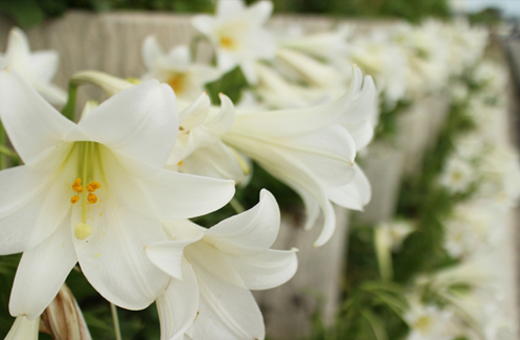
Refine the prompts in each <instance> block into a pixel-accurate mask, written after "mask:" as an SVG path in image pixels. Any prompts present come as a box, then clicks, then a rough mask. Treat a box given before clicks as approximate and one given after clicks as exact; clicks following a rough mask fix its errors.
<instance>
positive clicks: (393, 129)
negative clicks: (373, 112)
mask: <svg viewBox="0 0 520 340" xmlns="http://www.w3.org/2000/svg"><path fill="white" fill-rule="evenodd" d="M410 105H411V102H410V101H405V100H400V101H398V102H397V103H396V104H395V106H394V107H393V108H391V109H385V107H386V106H387V104H386V103H384V102H383V101H381V102H380V105H379V106H380V107H379V109H380V112H381V114H380V115H379V122H378V123H377V126H376V128H375V131H374V139H375V140H386V141H388V142H390V143H395V137H396V135H397V133H398V131H399V126H398V122H399V120H398V118H399V115H400V114H401V113H403V112H405V111H406V109H407V108H408V107H410Z"/></svg>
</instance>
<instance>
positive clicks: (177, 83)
mask: <svg viewBox="0 0 520 340" xmlns="http://www.w3.org/2000/svg"><path fill="white" fill-rule="evenodd" d="M142 55H143V60H144V64H145V66H146V68H147V70H148V72H147V73H146V74H145V75H144V76H143V77H142V79H143V80H148V79H153V78H154V79H157V80H159V81H160V82H161V83H167V84H168V85H170V86H171V87H172V89H173V91H174V92H175V95H176V96H177V98H178V99H183V100H195V99H196V98H197V97H198V96H200V94H201V93H203V92H204V85H205V84H207V83H210V82H212V81H214V80H217V79H218V78H219V77H220V75H221V72H220V71H218V70H217V69H215V68H213V67H211V66H208V65H203V64H197V63H193V61H192V57H191V56H190V51H189V49H188V46H184V45H183V46H177V47H175V48H173V49H172V50H171V51H170V52H169V53H167V54H166V53H165V52H164V51H163V49H162V48H161V46H160V45H159V42H158V41H157V39H156V38H155V37H154V36H148V37H147V38H146V39H145V41H144V43H143V48H142Z"/></svg>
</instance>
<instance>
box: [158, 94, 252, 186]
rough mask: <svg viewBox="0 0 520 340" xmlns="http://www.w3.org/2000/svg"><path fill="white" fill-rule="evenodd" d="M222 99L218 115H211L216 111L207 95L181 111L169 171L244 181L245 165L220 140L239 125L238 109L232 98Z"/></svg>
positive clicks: (221, 97) (237, 181) (223, 97)
mask: <svg viewBox="0 0 520 340" xmlns="http://www.w3.org/2000/svg"><path fill="white" fill-rule="evenodd" d="M220 99H221V102H222V107H221V109H220V112H218V113H216V114H210V111H213V110H215V109H212V108H211V102H210V99H209V97H208V95H207V94H206V93H204V94H202V95H201V96H200V97H199V98H198V99H197V100H196V101H194V102H193V103H191V104H190V105H188V106H187V107H186V108H184V109H183V110H181V112H180V114H179V120H180V125H179V133H178V135H177V143H176V144H175V146H174V148H173V152H172V153H171V155H170V158H169V159H168V163H167V169H170V170H175V171H180V172H184V173H189V174H195V175H201V176H207V177H213V178H223V179H233V180H234V181H235V182H236V183H239V182H241V181H242V179H243V177H244V171H243V170H242V169H243V165H244V161H243V160H242V159H241V157H240V156H239V155H238V154H237V152H236V151H234V150H232V149H231V148H230V147H229V146H227V145H226V144H224V143H223V142H222V140H221V139H220V136H221V135H222V134H224V133H226V132H227V131H228V130H229V129H230V128H231V126H232V125H233V123H234V122H235V109H234V107H233V103H232V102H231V100H230V99H229V98H228V97H226V96H225V95H222V94H221V95H220ZM183 104H184V105H186V104H185V103H182V104H181V105H183Z"/></svg>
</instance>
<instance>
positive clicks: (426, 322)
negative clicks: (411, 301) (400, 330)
mask: <svg viewBox="0 0 520 340" xmlns="http://www.w3.org/2000/svg"><path fill="white" fill-rule="evenodd" d="M431 323H432V320H431V319H430V318H429V317H428V316H426V315H425V316H421V317H420V318H419V319H418V320H417V321H416V322H415V328H416V329H419V330H421V331H427V330H428V329H429V328H430V325H431Z"/></svg>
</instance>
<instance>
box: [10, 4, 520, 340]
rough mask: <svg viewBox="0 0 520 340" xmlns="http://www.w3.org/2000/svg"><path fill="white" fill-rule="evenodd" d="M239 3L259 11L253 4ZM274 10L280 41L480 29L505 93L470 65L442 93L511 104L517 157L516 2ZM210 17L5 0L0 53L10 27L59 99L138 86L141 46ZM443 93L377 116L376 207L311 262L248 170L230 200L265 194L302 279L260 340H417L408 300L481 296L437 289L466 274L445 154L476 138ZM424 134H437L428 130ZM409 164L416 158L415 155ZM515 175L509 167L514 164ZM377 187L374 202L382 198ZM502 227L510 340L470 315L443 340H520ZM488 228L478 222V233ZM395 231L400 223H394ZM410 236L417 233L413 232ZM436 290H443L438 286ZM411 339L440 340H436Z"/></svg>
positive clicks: (106, 319) (294, 211) (264, 304)
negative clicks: (294, 34)
mask: <svg viewBox="0 0 520 340" xmlns="http://www.w3.org/2000/svg"><path fill="white" fill-rule="evenodd" d="M226 1H233V0H226ZM246 2H247V3H249V4H251V3H254V1H252V0H246ZM273 3H274V8H275V16H274V17H273V19H272V20H271V21H270V23H269V25H270V27H273V28H275V29H280V28H284V27H285V28H287V27H291V26H293V25H301V26H303V27H304V28H305V29H306V32H307V33H316V32H326V31H332V30H335V29H336V28H338V27H339V26H340V25H341V24H351V25H353V26H355V29H354V30H353V32H354V33H353V36H354V38H355V37H357V36H364V35H366V36H369V35H370V34H369V33H371V30H372V29H373V28H374V30H375V28H378V29H381V30H383V31H384V30H386V29H387V28H389V27H394V26H396V27H397V26H399V25H401V24H405V25H408V24H410V25H411V26H406V27H412V29H417V30H419V27H421V25H422V24H423V23H425V22H428V20H429V19H432V18H433V19H436V20H440V21H441V22H442V23H448V22H454V21H456V20H457V19H460V18H467V20H468V21H469V22H470V23H471V24H472V25H475V26H473V27H485V28H486V29H487V30H489V32H491V35H490V39H489V43H488V47H487V48H486V49H485V55H486V57H487V58H488V59H490V60H492V61H493V62H494V63H496V64H498V65H500V72H503V73H504V74H505V75H506V77H507V80H506V83H507V86H506V87H505V90H504V91H502V92H501V93H500V96H498V95H496V94H495V93H493V98H492V100H489V98H488V97H486V96H485V94H486V93H487V90H486V88H485V86H484V85H482V84H479V83H478V82H477V81H475V79H474V77H473V72H475V70H476V69H478V67H477V66H475V67H472V68H470V69H471V70H469V71H467V72H466V71H465V72H464V73H463V74H461V75H458V77H457V78H456V79H454V78H452V79H450V83H454V84H455V83H457V84H460V83H462V84H464V87H465V89H466V91H468V93H470V94H471V93H473V94H474V96H476V97H479V98H481V97H486V98H485V100H487V101H505V102H506V103H505V104H504V103H503V102H501V103H502V104H503V106H500V108H501V109H503V112H501V113H500V114H497V115H502V114H503V118H504V122H503V124H502V125H501V129H502V130H501V133H499V135H500V137H503V138H504V139H507V140H508V142H509V139H510V140H513V141H516V143H515V145H514V150H515V152H516V148H517V145H518V144H517V143H518V140H520V139H519V136H518V133H517V129H518V121H519V114H518V107H519V105H518V104H519V103H518V100H519V96H518V93H519V92H518V89H517V87H515V86H514V84H515V83H516V84H520V40H519V39H520V30H519V28H518V27H517V25H518V19H519V18H520V1H515V0H502V1H501V0H326V1H325V0H273ZM214 8H215V1H212V0H70V1H66V0H62V1H56V0H17V1H10V0H0V51H4V50H5V46H6V38H7V34H8V32H9V30H10V29H11V27H13V26H15V25H16V26H19V27H21V28H22V29H24V30H25V32H26V33H27V35H28V37H29V40H30V43H31V48H32V49H33V50H41V49H55V50H57V51H58V52H59V53H60V58H61V59H60V69H59V71H58V73H57V76H56V78H55V82H56V83H57V84H58V85H60V86H61V87H63V88H66V86H67V81H68V78H69V77H70V76H71V74H72V73H74V72H77V71H80V70H83V69H88V68H91V69H98V70H103V71H106V72H109V73H111V74H114V75H117V76H120V77H138V76H139V75H140V74H142V73H143V72H144V66H143V65H142V60H141V54H140V53H141V43H142V41H143V40H144V38H145V37H146V36H147V35H149V34H155V35H156V36H157V37H158V38H159V40H160V42H161V43H162V45H163V46H164V47H165V48H167V49H169V48H170V47H172V46H173V45H176V44H180V43H183V44H189V43H190V41H191V40H192V39H193V37H194V36H195V32H194V30H193V28H192V27H190V25H189V20H190V18H191V15H192V14H195V13H213V11H214ZM423 39H426V38H423ZM420 43H425V44H428V43H429V42H428V41H420V42H419V45H420ZM86 51H88V53H87V52H86ZM202 51H204V46H202ZM201 54H204V53H201ZM361 67H363V66H361ZM493 72H494V71H493ZM501 74H502V73H501ZM226 77H227V78H226V81H225V82H220V83H215V84H210V85H208V91H209V92H210V94H213V95H214V97H216V94H218V93H219V92H220V91H222V92H224V93H226V94H228V95H229V96H230V97H231V98H232V99H234V100H238V98H239V97H240V92H241V89H242V86H243V79H242V76H241V75H240V74H237V73H236V72H235V73H233V72H231V73H230V74H228V75H227V76H226ZM509 77H510V78H509ZM444 85H445V86H444V87H443V89H442V90H441V91H439V92H437V93H434V94H431V93H428V94H427V95H425V96H424V97H421V99H420V100H417V101H416V102H413V101H411V100H408V99H407V100H402V101H399V102H398V103H397V104H396V106H395V107H392V108H391V109H390V110H388V109H385V108H384V107H383V105H381V106H382V107H383V108H382V111H385V110H386V111H388V112H386V111H385V112H386V113H387V115H382V116H381V117H382V118H381V120H380V123H379V125H378V128H377V129H376V133H377V137H376V142H377V143H375V146H374V147H373V148H372V149H370V148H369V151H368V153H367V154H365V155H361V157H360V158H361V159H360V164H361V166H362V167H363V169H366V172H367V175H368V176H369V178H370V179H371V182H372V187H373V190H374V192H375V194H374V198H373V201H374V202H373V203H372V205H371V206H369V207H367V209H366V210H365V215H364V216H365V217H363V215H362V214H359V213H356V214H353V213H349V212H346V211H340V210H338V211H337V217H338V223H342V224H343V226H344V229H343V231H342V232H341V233H340V234H339V235H340V237H338V241H337V242H331V244H329V245H327V247H324V248H323V249H321V248H320V249H318V250H314V249H312V251H316V253H312V254H310V253H309V255H306V254H307V253H306V250H305V249H307V248H308V249H311V248H312V246H311V245H310V244H311V243H312V240H313V239H315V237H316V233H314V234H309V235H305V236H303V233H302V232H301V220H302V211H301V206H300V205H301V201H300V200H299V199H298V197H297V196H296V195H295V193H294V192H293V191H292V190H290V189H289V188H287V187H285V185H283V184H282V183H280V182H278V181H276V180H275V179H273V178H272V177H270V176H269V175H268V174H267V173H265V172H264V171H263V170H262V169H261V168H258V167H255V177H254V178H253V180H252V182H251V184H250V186H249V188H250V189H248V190H249V191H247V190H244V191H240V190H239V192H238V194H237V196H238V198H239V199H240V200H241V202H242V203H243V204H244V206H245V207H249V206H252V205H254V204H255V203H256V200H257V197H258V195H257V192H258V190H259V189H260V188H262V187H267V188H268V189H270V190H271V191H272V192H273V193H274V194H275V196H276V197H277V199H278V201H279V203H280V205H281V206H282V209H283V211H284V213H285V218H284V222H283V223H284V224H285V227H286V230H289V231H287V232H286V233H285V234H283V235H281V236H280V240H278V241H277V242H278V243H277V245H278V246H279V248H290V247H291V246H294V244H293V243H291V242H299V243H298V244H297V246H298V248H300V250H301V253H300V254H299V255H300V271H302V273H303V274H298V275H299V276H298V275H297V277H295V279H293V280H292V281H291V282H290V283H289V284H287V285H286V286H284V287H280V288H277V289H275V290H273V292H265V293H264V292H262V293H259V294H257V295H256V297H257V300H258V301H259V304H260V307H261V308H262V311H263V312H264V316H265V318H266V323H267V329H268V336H269V339H273V340H281V339H284V340H285V339H289V340H290V339H295V340H303V339H307V340H344V339H355V340H365V339H366V340H372V339H373V340H399V339H412V338H410V337H409V336H410V334H412V333H411V332H412V331H413V329H414V327H419V328H420V326H421V327H422V326H424V324H425V323H428V322H430V321H428V320H427V319H420V318H417V319H413V320H412V321H410V317H409V316H408V315H409V314H410V313H409V311H410V310H412V309H413V304H412V303H410V301H411V300H410V298H409V295H410V290H414V289H420V290H421V297H422V298H423V300H421V302H422V303H424V305H425V306H426V305H427V304H426V302H428V303H431V302H432V301H433V303H434V304H435V306H436V308H444V306H446V305H449V303H448V302H447V298H446V296H444V295H443V296H441V295H438V294H437V293H438V292H437V291H435V287H436V284H437V285H441V286H442V289H446V291H448V292H449V293H450V294H452V293H453V294H454V295H453V296H457V297H460V296H461V295H464V294H466V293H468V292H470V291H471V292H479V294H480V290H479V289H480V288H475V287H473V286H472V285H471V284H472V283H475V282H476V281H479V280H480V278H481V277H480V276H478V275H476V274H475V273H476V272H475V271H472V270H473V269H471V270H469V271H470V274H471V275H466V274H464V275H466V276H465V277H464V280H466V281H464V280H459V279H455V280H454V281H453V282H455V283H453V282H452V281H450V283H449V284H446V286H444V284H445V282H447V281H449V279H450V278H451V276H450V275H451V274H452V273H451V272H447V270H448V271H449V270H450V269H453V268H462V264H464V258H459V257H457V256H453V255H452V254H451V253H449V251H446V249H443V242H444V241H443V240H444V233H445V230H444V229H445V228H447V226H448V225H449V223H448V222H446V223H445V218H446V216H452V215H453V214H454V212H453V211H454V210H456V208H454V207H455V206H456V205H457V204H459V203H461V202H465V200H466V199H467V196H468V195H469V194H468V195H466V196H464V195H450V194H447V193H446V191H442V190H439V189H438V187H437V184H436V183H437V181H438V177H439V176H441V174H442V171H444V170H443V169H444V168H445V163H446V162H447V159H449V155H450V154H451V153H452V152H453V150H454V149H456V144H457V143H456V142H455V137H454V136H455V134H457V133H464V132H466V131H471V129H472V123H471V122H469V123H468V121H469V120H468V119H466V118H467V115H469V114H467V111H468V110H469V111H470V110H472V108H473V107H470V106H471V105H472V104H470V102H471V100H470V99H464V100H463V101H462V103H461V102H460V101H457V100H453V97H454V94H455V92H456V91H457V90H456V89H455V87H451V85H452V84H447V83H446V84H444ZM100 92H101V91H97V90H95V89H87V90H86V91H84V92H83V93H82V96H83V97H84V98H87V97H89V98H90V97H99V96H101V94H100ZM468 98H469V96H468ZM497 98H498V99H497ZM495 104H496V102H493V105H495ZM493 105H490V106H493ZM493 107H495V106H493ZM428 109H429V110H434V109H435V110H439V111H443V112H444V116H443V117H442V118H433V120H432V118H431V117H430V116H429V115H430V113H424V112H426V111H428ZM419 111H420V112H419ZM428 112H429V111H428ZM494 113H495V111H493V114H494ZM427 116H428V117H427ZM439 117H440V115H439ZM432 126H437V128H436V130H435V129H434V128H433V127H432ZM433 130H435V131H433ZM423 132H424V133H423ZM421 134H422V135H424V136H428V137H427V139H425V140H424V141H421V142H417V143H418V144H421V145H422V144H424V147H423V148H422V149H421V150H418V149H417V148H415V149H413V147H414V146H416V145H418V144H416V143H415V142H416V141H417V140H418V139H420V138H421V136H417V135H421ZM402 136H404V137H402ZM493 138H494V137H493ZM497 139H498V137H497ZM403 145H404V146H403ZM407 145H408V146H407ZM410 145H411V148H412V149H411V151H410V150H409V148H410ZM407 147H408V149H407ZM403 150H404V151H403ZM406 152H410V154H406ZM418 152H420V153H421V155H420V156H417V153H418ZM513 162H516V163H517V160H516V158H515V160H514V161H513ZM394 177H395V178H394ZM391 178H393V179H391ZM507 185H508V184H507V183H506V184H505V186H507ZM379 188H382V189H381V190H380V191H378V190H379ZM252 192H253V193H252ZM0 194H1V193H0ZM427 198H428V199H427ZM226 209H227V210H226ZM226 209H224V210H223V211H221V212H218V213H217V214H216V215H215V216H210V217H208V218H206V219H200V220H199V221H198V222H199V223H201V224H204V225H207V226H209V225H211V223H212V222H213V221H215V220H219V219H221V218H222V217H225V216H229V215H230V214H232V213H233V211H232V210H231V209H230V208H229V207H227V208H226ZM507 214H508V215H507V216H508V217H507V222H504V223H505V224H507V228H505V229H507V230H506V234H507V237H506V240H507V241H508V242H509V243H508V242H504V244H503V248H504V249H505V250H507V252H506V255H504V256H506V258H507V259H506V261H505V262H504V263H501V266H502V267H501V270H503V271H506V272H507V276H505V279H504V280H508V281H507V282H506V283H505V286H507V289H508V291H504V290H503V289H502V288H503V287H502V288H500V289H502V292H501V293H502V295H500V294H498V293H497V294H496V295H497V296H498V295H500V296H499V297H496V299H495V300H496V301H499V302H500V303H499V305H500V304H502V303H504V305H500V306H501V307H499V308H502V307H503V309H504V311H506V312H507V313H508V315H509V318H508V320H507V322H505V321H504V322H505V323H507V324H508V327H509V326H510V325H509V323H510V322H513V326H511V327H509V328H507V327H506V328H507V331H503V332H502V333H490V334H484V333H485V332H484V331H482V332H480V331H478V332H477V331H474V329H473V328H475V327H477V326H475V325H474V324H473V323H475V322H474V321H475V320H477V319H478V318H477V317H471V318H470V317H467V315H466V318H462V319H463V322H462V324H463V325H464V327H466V328H468V329H470V330H469V331H467V332H466V333H464V332H461V334H460V336H457V337H451V338H442V339H443V340H444V339H448V340H473V339H485V340H502V339H503V340H515V339H518V327H517V326H516V325H515V324H517V321H518V308H517V300H518V297H517V296H518V295H517V292H516V291H517V286H518V284H517V255H516V254H517V253H518V252H517V249H516V244H515V242H516V241H515V240H516V239H515V238H516V237H517V233H516V229H517V228H516V227H517V226H518V222H517V221H518V219H516V217H517V216H518V213H517V211H516V210H512V211H509V210H508V213H507ZM366 216H369V217H366ZM483 219H484V218H482V219H481V218H480V217H477V218H476V219H475V221H476V222H479V221H481V220H483ZM403 221H404V222H405V223H401V222H403ZM385 223H386V224H385ZM400 223H401V224H400ZM383 224H385V225H391V227H392V228H394V227H395V228H394V229H392V230H394V231H395V232H396V233H397V234H399V233H401V234H399V235H397V236H396V237H397V238H398V239H399V240H400V242H402V246H401V245H400V246H399V247H398V248H399V249H396V250H392V251H391V253H390V255H388V254H387V255H388V256H389V257H390V258H391V263H393V275H390V277H388V276H385V275H386V274H385V272H384V270H382V269H381V268H382V264H381V263H385V261H388V259H386V260H385V259H384V256H385V255H384V252H383V253H381V252H380V251H379V249H378V242H380V241H381V239H378V237H380V236H381V235H379V236H378V231H377V230H382V229H381V228H382V227H381V225H383ZM410 225H413V227H410ZM347 226H348V228H347ZM384 228H386V226H385V227H384ZM410 228H412V229H414V230H415V231H410ZM315 229H316V228H315ZM313 232H314V231H313ZM464 237H467V235H466V236H464ZM289 240H290V241H289ZM309 251H310V250H309ZM18 261H19V256H3V257H0V337H1V336H4V335H5V334H6V333H7V331H8V330H9V327H10V326H11V324H12V318H10V316H9V314H8V310H7V305H8V299H9V292H10V288H11V285H12V281H13V276H14V272H15V269H16V266H17V263H18ZM459 265H460V266H459ZM457 266H459V267H457ZM464 268H465V267H464ZM305 273H307V274H305ZM447 278H448V279H447ZM441 279H444V280H446V281H442V284H441V283H439V282H440V281H441ZM457 280H459V281H457ZM501 280H502V278H501ZM67 284H68V286H69V287H70V289H71V290H72V292H73V293H74V296H75V298H76V299H77V300H78V302H79V304H80V306H81V308H82V309H83V312H84V316H85V319H86V321H87V324H88V325H89V328H90V331H91V333H92V335H93V338H94V339H102V340H104V339H113V338H114V335H113V326H112V321H111V314H110V309H109V306H108V303H106V301H104V300H103V299H102V298H101V297H100V296H99V295H98V294H97V292H95V291H94V290H93V289H92V288H91V287H90V285H89V284H88V282H87V281H86V280H85V279H84V277H83V275H82V274H81V273H79V272H77V271H73V272H72V273H71V274H70V277H69V278H68V280H67ZM417 287H419V288H417ZM440 296H441V297H440ZM450 296H451V295H450ZM504 301H505V302H504ZM412 302H413V301H412ZM470 306H471V307H470V309H471V308H476V309H479V308H482V309H486V308H485V307H486V306H482V305H478V304H475V305H470ZM490 306H491V304H490ZM504 306H506V307H504ZM493 312H494V310H493V311H491V312H490V313H493ZM427 313H430V311H429V310H428V312H427ZM427 313H426V314H427ZM432 313H433V312H432ZM479 317H480V316H479ZM120 318H121V328H122V330H123V338H124V339H159V328H158V316H157V312H156V309H155V306H151V307H150V308H148V309H147V310H145V311H142V312H127V311H123V310H121V311H120ZM421 320H422V321H421ZM468 320H469V321H468ZM425 327H426V326H425ZM441 327H442V326H441ZM464 327H463V328H464ZM472 327H473V328H472ZM466 328H464V329H466ZM411 330H412V331H411ZM40 338H41V339H50V336H48V335H45V334H42V335H41V337H40ZM413 339H414V340H416V339H431V340H440V339H441V338H440V337H438V336H437V335H432V336H430V337H427V336H424V337H422V338H419V337H416V338H413Z"/></svg>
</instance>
